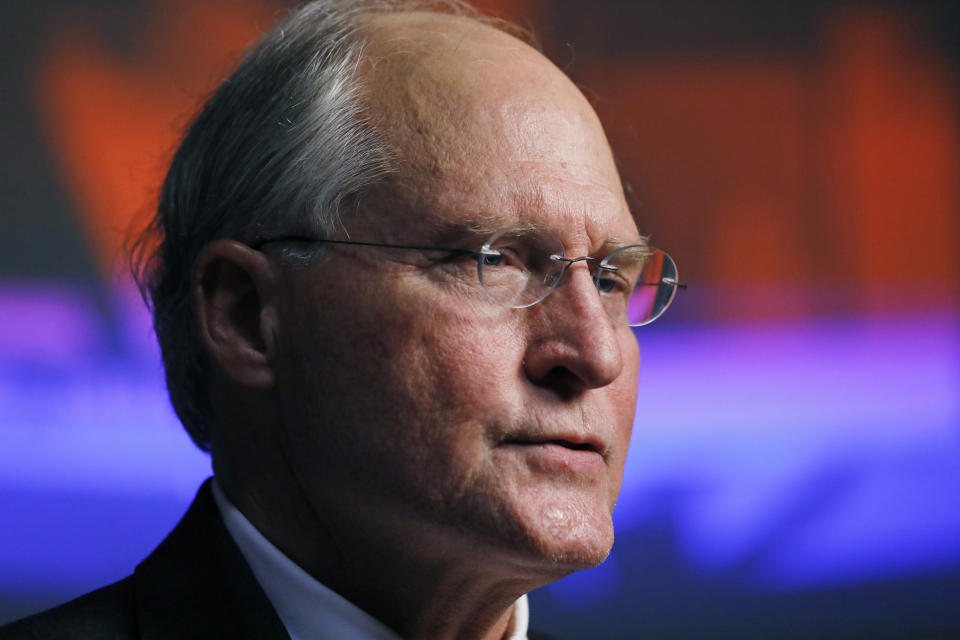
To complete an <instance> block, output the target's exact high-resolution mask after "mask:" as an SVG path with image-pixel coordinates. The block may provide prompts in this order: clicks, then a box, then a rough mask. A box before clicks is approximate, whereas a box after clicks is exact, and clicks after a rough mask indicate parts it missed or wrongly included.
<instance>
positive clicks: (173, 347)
mask: <svg viewBox="0 0 960 640" xmlns="http://www.w3.org/2000/svg"><path fill="white" fill-rule="evenodd" d="M406 11H430V12H435V13H447V14H456V15H463V16H468V17H472V18H474V19H477V20H478V21H481V22H484V23H487V24H493V26H497V27H499V28H502V29H504V30H508V31H511V32H513V33H514V35H517V32H516V31H515V30H514V29H513V28H509V29H508V28H505V26H504V24H503V23H500V22H498V21H495V20H491V19H487V18H483V17H481V16H480V15H479V14H478V13H477V12H476V11H475V10H473V9H472V8H471V7H470V6H469V5H467V4H465V3H463V2H462V1H461V0H315V1H314V2H310V3H309V4H306V5H304V6H302V7H301V8H299V9H297V10H295V11H293V12H292V13H291V14H290V15H289V16H287V17H286V19H284V20H282V21H281V22H280V23H279V24H277V25H276V26H275V27H274V28H273V29H272V30H270V31H269V32H267V33H266V34H265V35H264V36H263V37H262V38H261V39H260V40H259V41H258V42H257V43H255V44H254V45H253V47H252V48H251V49H250V50H249V51H248V52H247V53H246V55H245V56H244V58H243V59H242V61H241V62H240V64H239V66H238V67H237V68H236V70H235V71H234V72H233V73H232V75H230V77H229V78H228V79H227V80H226V81H224V82H223V83H222V84H221V85H220V87H219V88H218V89H217V90H216V91H215V92H214V93H213V95H212V96H211V97H210V99H209V100H208V101H207V102H206V104H205V105H204V107H203V108H202V110H201V111H200V112H199V114H198V115H197V117H196V118H195V120H194V121H193V122H192V124H191V125H190V126H189V128H188V130H187V133H186V135H185V137H184V139H183V142H182V143H181V145H180V147H179V148H178V149H177V151H176V153H175V154H174V156H173V160H172V162H171V165H170V169H169V171H168V173H167V176H166V179H165V180H164V183H163V187H162V189H161V192H160V198H159V203H158V207H157V212H156V215H155V217H154V218H153V220H152V221H151V223H150V224H149V226H148V227H147V229H146V230H145V231H144V233H143V234H141V236H140V237H139V238H138V239H137V240H136V241H135V242H134V246H133V253H132V263H131V264H132V267H133V271H134V276H135V278H136V280H137V283H138V285H139V287H140V291H141V294H142V295H143V297H144V300H145V301H147V302H148V304H149V305H150V306H151V307H152V310H153V323H154V329H155V331H156V334H157V341H158V342H159V345H160V352H161V355H162V358H163V365H164V369H165V373H166V381H167V389H168V391H169V394H170V401H171V404H172V405H173V408H174V410H175V411H176V413H177V416H178V417H179V418H180V421H181V422H182V423H183V425H184V427H185V428H186V430H187V432H188V433H189V434H190V437H191V438H192V440H193V442H194V443H195V444H196V445H197V446H198V447H199V448H200V449H203V450H204V451H209V450H210V423H211V415H212V412H211V410H212V407H211V405H210V399H209V394H208V389H207V382H206V381H207V378H208V373H209V362H208V359H207V357H206V353H205V350H204V347H203V345H202V343H201V341H200V338H199V333H198V329H197V323H196V316H195V309H194V304H193V297H192V282H193V270H194V264H195V261H196V259H197V257H198V255H199V254H200V252H201V251H202V249H203V248H204V247H205V246H206V245H207V244H209V243H210V242H211V241H213V240H216V239H219V238H232V239H236V240H239V241H241V242H245V243H250V244H252V243H254V242H256V241H257V240H258V239H262V238H266V237H270V236H275V235H283V234H290V233H297V234H302V235H310V236H312V237H316V238H326V237H329V235H330V234H331V232H332V231H333V229H334V228H335V226H336V225H337V223H338V221H339V218H340V215H341V213H346V212H347V211H348V209H349V207H350V203H351V202H356V199H357V198H358V197H359V196H360V195H361V194H362V193H364V192H365V191H366V190H369V189H370V188H371V187H373V185H375V184H376V183H378V182H379V181H380V180H381V179H382V178H384V177H385V176H386V175H387V174H389V173H390V171H391V164H392V163H391V157H390V152H389V149H388V148H387V147H386V145H385V143H384V142H383V140H382V139H381V137H380V136H379V135H378V134H377V132H376V131H375V129H374V127H373V126H372V124H371V123H370V121H369V119H368V118H367V117H366V114H365V111H364V105H363V104H362V100H361V93H362V92H361V87H360V86H359V83H360V78H359V74H358V67H359V64H360V62H361V57H362V53H363V46H364V41H365V37H366V36H367V35H368V30H367V20H368V18H369V17H370V16H371V15H372V14H379V13H392V12H406Z"/></svg>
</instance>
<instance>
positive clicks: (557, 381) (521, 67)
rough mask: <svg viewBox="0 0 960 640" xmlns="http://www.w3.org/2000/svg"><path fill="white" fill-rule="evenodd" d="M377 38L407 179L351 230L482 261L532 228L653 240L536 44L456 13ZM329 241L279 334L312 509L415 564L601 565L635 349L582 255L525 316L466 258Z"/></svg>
mask: <svg viewBox="0 0 960 640" xmlns="http://www.w3.org/2000/svg"><path fill="white" fill-rule="evenodd" d="M418 20H424V21H426V22H418ZM435 20H441V21H444V26H443V29H442V30H437V31H436V32H433V31H431V28H430V27H431V25H432V22H431V21H435ZM381 29H382V31H381V32H380V34H379V36H380V37H378V38H376V39H375V41H374V45H372V46H371V49H370V51H369V52H368V55H369V56H370V59H371V61H372V63H373V64H371V65H370V68H369V69H367V71H366V73H367V74H368V76H369V77H368V81H369V85H368V86H370V87H374V89H371V91H370V94H369V96H368V99H369V101H370V104H371V107H372V109H373V112H374V113H377V114H381V116H380V121H379V126H380V128H381V131H383V132H384V134H385V136H386V137H387V139H388V141H389V143H390V144H391V146H392V148H393V149H394V150H396V151H397V156H398V157H399V158H400V161H399V167H398V174H397V175H396V177H395V179H394V180H392V181H391V184H389V185H387V186H386V187H384V189H383V190H382V192H381V193H380V194H378V195H377V196H375V197H371V198H369V199H368V200H367V201H365V202H362V203H361V206H360V212H359V213H358V214H357V215H356V216H355V217H353V218H350V219H349V220H348V221H347V223H346V227H347V231H348V232H349V235H347V234H344V235H343V236H342V237H343V238H346V237H349V238H350V239H353V240H362V241H372V242H387V243H397V244H415V245H434V246H445V247H460V248H466V249H478V248H479V247H480V246H481V245H482V244H483V242H484V240H485V239H486V238H487V236H488V235H489V234H490V233H492V232H493V231H495V230H496V229H500V228H506V227H511V226H514V225H530V226H535V227H538V228H542V229H545V230H548V231H550V232H552V233H553V234H554V235H556V236H557V237H558V238H559V239H560V240H562V242H563V244H564V245H565V247H566V250H567V255H569V256H582V255H603V254H604V253H605V252H609V251H610V250H612V249H611V246H612V244H613V243H615V242H618V241H621V242H622V241H635V240H636V239H637V238H638V233H637V230H636V227H635V225H634V223H633V220H632V218H631V216H630V214H629V212H628V209H627V205H626V203H625V202H624V198H623V193H622V189H621V187H620V182H619V178H618V176H617V172H616V170H615V168H614V165H613V162H612V160H611V157H610V152H609V149H608V146H607V143H606V141H605V139H604V137H603V133H602V131H601V129H600V126H599V124H598V122H597V120H596V117H595V115H594V114H593V112H592V110H591V109H590V108H589V106H588V105H587V104H586V102H585V101H584V99H583V97H582V96H581V95H580V93H579V91H577V90H576V89H575V88H574V87H573V85H572V84H570V83H569V82H568V81H567V80H566V79H565V78H564V77H563V76H562V75H560V74H559V72H558V71H556V69H554V68H553V67H552V66H550V65H549V63H547V62H546V61H545V60H544V59H542V58H540V57H539V55H538V54H536V53H534V52H533V51H532V50H530V49H528V48H526V47H525V46H524V45H521V44H520V43H519V42H517V41H515V40H512V39H511V38H508V37H507V36H504V35H502V34H499V33H496V32H493V31H492V30H489V29H486V28H478V27H476V26H474V25H466V24H464V23H461V22H460V21H455V20H452V19H449V18H437V17H421V18H416V17H406V18H404V19H402V20H395V21H393V22H391V23H389V24H388V23H384V24H383V25H381ZM411 34H416V35H415V36H413V35H411ZM454 36H456V37H454ZM411 38H412V39H411ZM414 40H415V41H414ZM398 41H400V42H403V43H404V46H403V47H402V49H403V52H398V51H397V49H396V48H395V46H394V45H395V43H396V42H398ZM451 42H455V43H456V46H454V45H453V44H451ZM421 45H422V47H421ZM338 237H341V236H338ZM326 251H327V252H328V254H327V255H326V257H325V258H323V259H322V260H319V261H317V262H316V263H315V264H313V265H311V266H310V267H307V268H303V269H291V270H290V272H289V276H288V286H287V288H286V291H285V294H284V300H285V302H284V304H283V307H282V309H283V312H282V314H281V324H280V329H279V331H280V340H281V344H282V345H283V346H282V349H281V353H283V356H282V358H280V360H279V362H278V384H277V388H278V390H279V393H280V396H281V402H282V405H283V412H284V415H283V421H284V424H285V425H286V435H285V438H286V443H285V447H286V449H287V454H288V457H289V458H290V461H291V466H292V467H293V469H294V472H295V474H296V475H297V477H298V479H299V481H300V483H301V485H302V486H303V487H304V488H305V495H306V496H308V499H309V500H310V501H311V503H312V506H313V507H314V508H315V509H316V510H317V511H319V512H321V513H323V514H325V517H327V518H329V520H330V521H331V522H334V523H338V526H339V524H343V526H344V528H345V529H352V530H353V531H352V535H355V536H357V535H359V536H363V535H369V536H370V537H371V538H373V539H377V538H379V539H381V540H382V539H383V538H384V537H388V538H396V539H399V540H403V541H405V544H406V545H407V546H408V547H409V548H408V550H407V553H410V554H413V555H417V554H420V555H430V554H435V555H436V554H439V555H442V554H450V553H468V552H469V553H474V554H479V556H478V557H483V558H488V559H490V560H491V562H494V561H499V560H503V559H505V558H508V559H509V562H511V563H513V564H514V565H516V566H528V567H537V568H538V570H542V567H543V566H546V565H549V566H550V570H551V571H555V572H556V571H559V572H563V571H569V570H571V569H576V568H581V567H584V566H592V565H593V564H596V563H597V562H599V561H601V560H602V559H603V558H604V557H605V556H606V554H607V552H608V551H609V548H610V545H611V544H612V541H613V531H612V524H611V518H610V515H611V510H612V508H613V505H614V502H615V500H616V497H617V494H618V491H619V488H620V480H621V475H622V471H623V464H624V458H625V456H626V453H627V446H628V443H629V439H630V431H631V426H632V421H633V413H634V405H635V393H636V391H635V390H636V383H637V378H636V372H637V366H638V360H639V355H638V349H637V345H636V342H635V339H634V336H633V334H632V332H631V330H630V329H629V328H628V327H626V326H619V325H615V324H613V322H612V321H611V320H610V319H609V318H608V317H607V316H606V314H605V312H604V309H603V306H602V304H601V301H600V299H599V297H598V294H597V292H596V289H595V287H594V285H593V283H592V280H591V277H590V272H589V269H588V267H587V266H586V263H583V262H581V263H578V264H577V265H575V266H573V267H571V268H570V270H569V271H568V273H567V275H566V277H565V279H564V281H563V282H562V283H561V285H560V286H559V287H558V288H557V289H556V290H555V291H554V292H553V293H552V294H551V295H550V296H549V297H548V298H547V299H546V300H544V301H543V302H541V303H540V304H538V305H535V306H533V307H530V308H526V309H509V308H504V307H500V306H497V305H495V304H493V303H492V302H491V301H490V300H489V299H488V298H487V297H486V296H485V294H484V292H483V290H482V289H481V287H480V284H479V281H478V279H477V270H476V261H475V260H474V259H473V258H471V257H464V256H454V257H451V256H449V255H446V254H443V253H431V252H421V251H409V250H407V251H402V250H388V249H373V248H367V247H351V246H337V247H334V248H332V249H331V248H328V249H326ZM364 532H366V534H365V533H364Z"/></svg>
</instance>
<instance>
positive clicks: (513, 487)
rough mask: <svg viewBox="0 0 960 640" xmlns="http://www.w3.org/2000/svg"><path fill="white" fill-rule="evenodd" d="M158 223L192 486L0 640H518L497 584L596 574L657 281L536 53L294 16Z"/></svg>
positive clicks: (231, 86)
mask: <svg viewBox="0 0 960 640" xmlns="http://www.w3.org/2000/svg"><path fill="white" fill-rule="evenodd" d="M155 230H156V231H158V232H159V236H160V239H161V243H160V244H159V247H158V248H157V249H156V252H155V253H154V254H153V255H152V257H151V259H150V261H149V265H148V268H147V269H146V274H147V278H148V279H147V284H148V287H149V293H150V296H151V297H152V301H153V307H154V314H155V326H156V330H157V335H158V338H159V341H160V345H161V348H162V352H163V358H164V364H165V367H166V372H167V380H168V386H169V389H170V395H171V399H172V402H173V405H174V407H175V409H176V410H177V413H178V415H179V416H180V418H181V420H182V421H183V423H184V425H185V426H186V428H187V430H188V431H189V433H190V435H191V437H192V438H193V440H194V441H195V442H196V443H197V444H198V445H199V446H200V447H201V448H203V449H208V450H209V451H210V452H211V455H212V460H213V468H214V474H215V475H214V479H213V480H212V481H208V482H207V483H206V484H205V485H204V486H203V487H202V488H201V490H200V492H199V494H198V496H197V498H196V500H195V502H194V504H193V505H192V506H191V507H190V510H189V511H188V512H187V514H186V516H185V517H184V519H183V521H182V522H181V523H180V524H179V525H178V527H177V528H176V529H175V530H174V531H173V533H171V535H170V536H169V537H168V538H167V539H166V540H165V541H164V542H163V544H161V545H160V547H159V548H158V549H157V550H156V551H155V552H154V553H153V554H152V555H150V556H149V557H148V558H147V559H146V560H145V561H144V562H143V563H142V564H140V565H139V566H138V567H137V569H136V571H135V572H134V574H133V575H132V576H130V577H128V578H127V579H125V580H122V581H120V582H118V583H116V584H114V585H111V586H108V587H105V588H104V589H101V590H99V591H96V592H93V593H92V594H88V595H87V596H84V597H82V598H80V599H78V600H75V601H73V602H71V603H68V604H66V605H63V606H61V607H59V608H58V609H54V610H53V611H51V612H47V613H45V614H41V615H39V616H36V617H34V618H31V619H28V620H26V621H22V622H20V623H17V624H14V625H13V626H11V627H8V628H7V629H6V630H5V631H3V632H0V637H3V638H19V637H44V638H46V637H50V638H53V637H71V638H73V637H91V638H134V637H136V638H140V637H143V638H188V637H196V638H212V637H224V638H246V637H257V638H286V637H290V638H294V639H298V640H306V639H308V638H395V637H405V638H524V637H527V605H526V598H525V595H524V594H526V593H527V592H528V591H530V590H531V589H534V588H537V587H539V586H542V585H544V584H547V583H549V582H551V581H554V580H557V579H558V578H561V577H563V576H565V575H567V574H569V573H570V572H572V571H575V570H577V569H582V568H585V567H591V566H594V565H596V564H597V563H599V562H601V561H602V560H603V559H604V558H605V557H606V555H607V553H608V552H609V550H610V546H611V544H612V542H613V528H612V524H611V510H612V509H613V506H614V503H615V501H616V498H617V493H618V491H619V488H620V480H621V474H622V471H623V466H624V459H625V456H626V454H627V446H628V443H629V440H630V432H631V427H632V423H633V414H634V404H635V394H636V386H637V366H638V360H639V356H638V348H637V344H636V342H635V339H634V335H633V331H632V329H631V326H639V325H641V324H645V323H647V322H649V321H651V320H653V319H655V318H656V317H657V316H658V315H659V314H660V313H662V311H663V310H664V308H665V307H666V306H667V305H668V304H669V302H670V300H671V299H672V297H673V294H674V292H675V290H676V288H677V286H678V285H677V281H676V272H675V267H674V265H673V262H672V261H671V260H670V258H669V257H668V256H667V255H666V254H664V253H662V252H660V251H658V250H656V249H653V248H652V247H650V246H649V245H648V244H647V242H646V240H645V239H644V238H643V237H641V236H640V235H639V233H638V231H637V227H636V225H635V223H634V221H633V218H632V216H631V213H630V211H629V209H628V207H627V204H626V202H625V201H624V195H623V190H622V188H621V183H620V179H619V177H618V174H617V170H616V168H615V166H614V162H613V159H612V157H611V153H610V149H609V147H608V144H607V142H606V140H605V138H604V134H603V131H602V129H601V126H600V123H599V122H598V120H597V117H596V115H595V114H594V112H593V110H592V109H591V108H590V106H589V105H588V104H587V102H586V100H585V99H584V97H583V96H582V95H581V93H580V92H579V91H578V90H577V88H576V87H575V86H574V85H573V84H572V83H571V82H570V81H569V80H568V79H567V78H566V77H565V76H564V75H563V74H562V73H561V72H560V71H559V70H557V69H556V68H555V67H554V66H552V65H551V64H550V63H549V62H548V61H547V60H546V59H545V58H544V57H543V56H541V55H540V54H539V53H538V52H537V51H535V50H534V49H533V48H531V47H530V46H528V45H527V44H525V43H524V42H522V41H521V40H519V39H517V38H515V37H512V36H511V35H508V34H507V33H505V32H504V31H502V30H500V29H499V28H497V27H496V26H493V25H491V23H489V22H487V21H484V20H483V19H481V18H478V17H476V16H474V15H472V14H471V13H469V11H467V10H466V9H464V8H463V7H462V6H460V5H457V4H453V3H451V4H449V5H440V6H438V5H437V4H436V3H432V4H430V5H421V4H417V3H414V2H383V1H379V0H372V1H367V0H363V1H360V2H357V1H356V0H344V1H342V2H341V1H335V0H320V1H319V2H314V3H312V4H309V5H307V6H305V7H304V8H302V9H300V10H299V11H297V12H295V13H294V14H293V15H292V16H291V17H289V18H288V19H287V20H286V21H285V22H284V23H283V24H281V25H280V26H278V27H277V28H276V29H275V30H273V31H272V32H271V33H269V34H268V35H267V36H266V37H265V38H264V39H263V40H262V41H261V42H260V43H259V44H258V45H257V46H256V47H255V48H254V49H253V50H252V51H251V52H250V53H249V55H248V56H247V57H246V59H245V60H244V62H243V63H242V64H241V65H240V67H239V68H238V70H237V71H236V72H235V73H234V74H233V76H232V77H231V78H230V79H229V80H227V81H226V82H225V83H224V84H223V85H222V86H221V87H220V88H219V90H218V91H217V92H216V93H215V94H214V95H213V97H212V98H211V99H210V101H209V102H208V104H207V105H206V107H205V108H204V110H203V111H202V113H201V114H200V116H199V117H198V118H197V120H196V121H195V123H194V124H193V125H192V127H191V128H190V130H189V133H188V134H187V136H186V138H185V140H184V142H183V144H182V146H181V147H180V149H179V150H178V151H177V153H176V155H175V158H174V160H173V164H172V166H171V168H170V172H169V174H168V176H167V179H166V182H165V184H164V188H163V193H162V196H161V201H160V206H159V212H158V215H157V218H156V221H155ZM134 427H135V425H132V426H131V428H134ZM530 637H535V635H534V634H530Z"/></svg>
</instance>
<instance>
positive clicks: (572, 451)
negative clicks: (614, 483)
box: [503, 436, 605, 472]
mask: <svg viewBox="0 0 960 640" xmlns="http://www.w3.org/2000/svg"><path fill="white" fill-rule="evenodd" d="M503 444H504V446H506V447H507V448H508V449H510V450H514V451H516V452H517V453H519V454H520V455H522V456H524V457H525V458H526V459H527V460H528V461H529V462H530V464H531V465H532V466H533V467H535V468H537V469H539V470H541V471H551V472H553V471H566V472H569V471H596V470H598V469H602V468H603V467H604V466H605V463H604V459H605V457H604V455H603V450H602V448H601V446H600V445H599V443H598V442H595V441H593V440H592V439H586V438H582V437H578V436H573V437H570V436H567V437H538V436H535V437H525V436H521V437H516V438H509V439H507V440H505V441H504V442H503Z"/></svg>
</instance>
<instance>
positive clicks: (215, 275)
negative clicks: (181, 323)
mask: <svg viewBox="0 0 960 640" xmlns="http://www.w3.org/2000/svg"><path fill="white" fill-rule="evenodd" d="M277 283H278V274H277V272H276V269H275V268H274V266H273V264H272V263H271V262H270V261H269V260H268V259H267V257H266V256H265V255H263V254H262V253H260V252H259V251H257V250H255V249H251V248H250V247H248V246H247V245H245V244H241V243H239V242H236V241H234V240H227V239H221V240H215V241H213V242H211V243H210V244H209V245H207V246H206V247H205V248H204V249H203V251H201V252H200V255H199V256H198V257H197V262H196V265H195V266H194V271H193V301H194V308H195V309H196V314H197V330H198V332H199V334H200V340H201V341H202V342H203V344H204V346H205V347H206V349H207V354H208V355H209V357H210V359H211V362H212V363H214V364H215V366H216V367H217V368H218V369H219V370H220V371H221V372H222V373H223V375H224V376H226V377H227V378H228V379H230V380H233V381H234V382H236V383H237V384H240V385H242V386H245V387H258V388H266V387H272V386H273V384H274V370H273V365H272V360H273V356H274V355H275V354H276V348H277V345H276V329H277V309H276V302H277V301H276V296H277V293H278V291H277Z"/></svg>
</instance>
